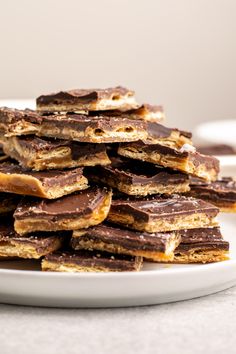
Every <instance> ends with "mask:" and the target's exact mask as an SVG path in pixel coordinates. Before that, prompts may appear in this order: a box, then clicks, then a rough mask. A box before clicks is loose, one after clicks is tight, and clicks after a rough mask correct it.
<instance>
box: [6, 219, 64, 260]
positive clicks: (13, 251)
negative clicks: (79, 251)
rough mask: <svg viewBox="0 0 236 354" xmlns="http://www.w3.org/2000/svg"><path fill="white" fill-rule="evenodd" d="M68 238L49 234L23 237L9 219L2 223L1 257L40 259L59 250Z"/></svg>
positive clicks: (59, 234) (57, 234)
mask: <svg viewBox="0 0 236 354" xmlns="http://www.w3.org/2000/svg"><path fill="white" fill-rule="evenodd" d="M67 236H69V235H66V234H65V233H64V234H63V235H62V234H61V233H49V232H48V233H36V234H33V235H29V236H27V237H22V236H20V235H18V234H17V233H16V232H15V230H14V227H13V224H12V220H10V219H7V220H4V221H1V223H0V257H20V258H40V257H42V256H44V255H46V254H48V253H51V252H54V251H56V250H58V249H59V248H60V247H61V246H62V244H63V243H64V240H63V239H65V238H66V237H67Z"/></svg>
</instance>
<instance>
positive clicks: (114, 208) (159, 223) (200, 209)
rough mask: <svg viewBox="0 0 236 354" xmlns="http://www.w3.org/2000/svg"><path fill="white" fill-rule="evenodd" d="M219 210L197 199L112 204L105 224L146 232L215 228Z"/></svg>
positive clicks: (177, 197)
mask: <svg viewBox="0 0 236 354" xmlns="http://www.w3.org/2000/svg"><path fill="white" fill-rule="evenodd" d="M218 212H219V209H218V208H217V207H215V206H214V205H212V204H209V203H207V202H205V201H203V200H200V199H194V198H191V197H189V198H186V197H182V196H178V195H174V196H171V197H158V196H155V197H149V198H146V199H144V200H139V199H134V198H133V199H130V200H129V198H126V199H117V200H113V201H112V205H111V209H110V212H109V214H108V218H107V219H108V221H110V222H112V223H115V224H119V225H123V226H127V227H129V228H131V229H134V230H138V231H146V232H151V233H152V232H165V231H172V230H181V229H193V228H197V227H214V226H217V225H218V224H217V222H216V220H215V216H216V215H217V214H218Z"/></svg>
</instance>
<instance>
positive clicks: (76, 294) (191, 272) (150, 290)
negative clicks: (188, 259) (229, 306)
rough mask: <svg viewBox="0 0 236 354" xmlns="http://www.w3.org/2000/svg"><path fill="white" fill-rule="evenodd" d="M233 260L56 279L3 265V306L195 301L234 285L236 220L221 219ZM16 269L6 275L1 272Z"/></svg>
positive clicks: (25, 264)
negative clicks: (192, 299) (194, 299)
mask: <svg viewBox="0 0 236 354" xmlns="http://www.w3.org/2000/svg"><path fill="white" fill-rule="evenodd" d="M220 219H221V221H222V223H221V225H222V232H223V234H224V236H225V238H226V239H227V240H229V241H230V243H231V260H229V261H224V262H220V263H212V264H205V265H161V264H160V265H158V264H150V263H149V264H148V263H147V264H146V265H145V268H144V270H142V271H141V272H137V273H132V272H126V273H80V274H79V273H53V272H45V273H44V272H39V271H37V270H16V269H14V268H16V266H17V267H19V265H21V267H22V268H23V269H25V268H28V269H31V268H32V265H33V263H32V262H24V261H20V262H19V261H18V262H0V267H1V269H0V284H1V286H0V302H2V303H10V304H21V305H34V306H53V307H120V306H136V305H151V304H160V303H164V302H172V301H179V300H186V299H191V298H194V297H198V296H203V295H208V294H212V293H214V292H217V291H220V290H223V289H226V288H229V287H231V286H233V285H236V237H235V228H236V216H235V214H234V215H233V214H232V215H231V214H224V215H221V216H220ZM7 267H8V268H9V267H11V268H12V269H11V270H9V269H3V268H7Z"/></svg>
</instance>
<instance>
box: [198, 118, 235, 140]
mask: <svg viewBox="0 0 236 354" xmlns="http://www.w3.org/2000/svg"><path fill="white" fill-rule="evenodd" d="M195 134H196V136H197V138H198V139H201V140H204V141H205V142H207V143H211V144H228V145H231V146H233V147H236V119H230V120H218V121H213V122H206V123H203V124H200V125H199V126H198V127H197V128H196V131H195Z"/></svg>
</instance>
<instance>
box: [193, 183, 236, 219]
mask: <svg viewBox="0 0 236 354" xmlns="http://www.w3.org/2000/svg"><path fill="white" fill-rule="evenodd" d="M188 195H190V196H193V197H198V198H200V199H204V200H206V201H208V202H209V203H212V204H214V205H216V206H217V207H218V208H220V210H221V211H223V212H234V213H235V212H236V181H235V180H234V179H233V178H232V177H223V178H221V179H219V180H216V181H215V182H211V183H207V182H205V181H202V180H201V179H199V178H191V190H190V192H188Z"/></svg>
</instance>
